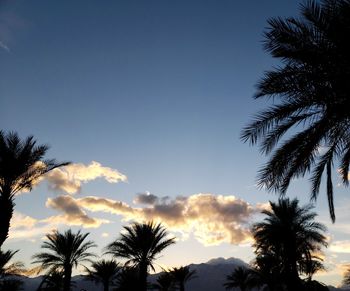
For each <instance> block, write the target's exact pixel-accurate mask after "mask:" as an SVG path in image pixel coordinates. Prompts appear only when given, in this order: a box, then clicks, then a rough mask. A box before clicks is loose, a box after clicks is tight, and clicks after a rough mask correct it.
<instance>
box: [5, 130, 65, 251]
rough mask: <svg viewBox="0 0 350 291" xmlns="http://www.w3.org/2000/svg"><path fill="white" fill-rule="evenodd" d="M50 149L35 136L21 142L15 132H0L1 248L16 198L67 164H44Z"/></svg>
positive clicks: (52, 161) (48, 162) (46, 161)
mask: <svg viewBox="0 0 350 291" xmlns="http://www.w3.org/2000/svg"><path fill="white" fill-rule="evenodd" d="M48 149H49V147H48V146H47V145H37V144H36V141H35V140H34V138H33V136H29V137H27V138H26V139H24V140H21V139H20V138H19V137H18V135H17V133H15V132H8V133H5V132H3V131H0V248H1V246H2V245H3V243H4V241H5V240H6V239H7V237H8V233H9V228H10V221H11V218H12V214H13V209H14V205H15V204H14V198H15V194H16V193H18V192H19V191H22V190H24V189H26V190H31V188H32V186H33V183H35V182H36V181H37V180H38V178H40V177H41V176H43V175H44V174H46V173H47V172H49V171H51V170H53V169H55V168H57V167H61V166H65V165H67V164H68V163H57V162H56V161H55V160H44V156H45V154H46V152H47V150H48Z"/></svg>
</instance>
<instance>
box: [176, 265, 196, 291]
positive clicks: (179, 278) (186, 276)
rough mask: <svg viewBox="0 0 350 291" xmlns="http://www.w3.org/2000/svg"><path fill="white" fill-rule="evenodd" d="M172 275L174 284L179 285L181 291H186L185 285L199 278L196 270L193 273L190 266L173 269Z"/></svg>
mask: <svg viewBox="0 0 350 291" xmlns="http://www.w3.org/2000/svg"><path fill="white" fill-rule="evenodd" d="M170 274H171V275H172V276H173V279H174V282H175V283H176V284H177V285H178V287H179V289H180V291H185V284H186V283H187V282H188V281H190V280H192V279H194V278H196V277H197V276H196V270H192V271H191V270H190V267H189V266H185V267H180V268H173V269H172V270H171V271H170Z"/></svg>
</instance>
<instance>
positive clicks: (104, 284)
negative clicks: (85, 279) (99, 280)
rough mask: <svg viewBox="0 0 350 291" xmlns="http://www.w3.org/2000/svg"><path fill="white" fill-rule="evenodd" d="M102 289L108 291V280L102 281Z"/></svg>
mask: <svg viewBox="0 0 350 291" xmlns="http://www.w3.org/2000/svg"><path fill="white" fill-rule="evenodd" d="M103 291H109V282H108V281H105V282H103Z"/></svg>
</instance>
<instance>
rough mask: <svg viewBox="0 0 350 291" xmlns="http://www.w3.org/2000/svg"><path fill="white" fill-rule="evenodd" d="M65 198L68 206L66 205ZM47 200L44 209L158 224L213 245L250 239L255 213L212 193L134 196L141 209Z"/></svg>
mask: <svg viewBox="0 0 350 291" xmlns="http://www.w3.org/2000/svg"><path fill="white" fill-rule="evenodd" d="M151 195H152V196H151ZM62 197H64V198H62ZM62 199H63V201H62ZM68 199H69V203H66V202H67V201H66V200H68ZM49 201H50V202H48V203H47V206H49V207H54V208H55V209H57V210H61V211H63V212H64V213H65V214H67V213H70V215H73V213H77V214H78V215H80V214H81V213H82V209H85V210H88V211H93V212H96V211H101V212H107V213H113V214H117V215H121V216H122V217H123V220H125V221H130V220H136V221H148V220H154V221H157V222H158V221H159V222H162V223H163V224H164V225H165V226H166V227H168V229H169V230H171V231H175V232H179V233H180V234H182V236H183V237H187V236H188V235H189V234H190V233H193V234H194V236H195V237H196V239H197V240H198V241H200V242H201V243H203V244H204V245H217V244H220V243H223V242H228V243H231V244H241V243H247V242H248V241H250V240H251V235H250V232H249V226H248V223H247V222H248V220H249V218H250V217H251V215H252V214H253V213H256V212H257V211H258V209H257V208H254V207H252V206H251V205H249V204H248V203H247V202H245V201H244V200H241V199H238V198H236V197H235V196H224V195H214V194H195V195H191V196H189V197H184V196H177V197H176V198H174V199H171V198H169V197H158V196H156V195H153V194H150V193H144V194H138V195H137V197H136V198H135V200H134V201H135V202H137V203H138V204H144V205H145V206H144V207H132V206H130V205H128V204H126V203H123V202H121V201H117V200H112V199H106V198H100V197H95V196H89V197H84V198H80V199H75V198H73V197H71V196H60V197H57V198H55V199H50V200H49ZM54 201H55V202H56V203H55V204H53V202H54ZM72 205H73V206H74V207H72Z"/></svg>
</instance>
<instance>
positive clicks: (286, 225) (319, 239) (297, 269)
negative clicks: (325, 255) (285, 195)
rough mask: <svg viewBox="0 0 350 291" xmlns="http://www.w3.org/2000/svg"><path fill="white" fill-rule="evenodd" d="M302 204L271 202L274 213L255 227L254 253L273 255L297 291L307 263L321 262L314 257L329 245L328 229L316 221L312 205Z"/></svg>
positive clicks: (287, 201)
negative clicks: (327, 239) (326, 235)
mask: <svg viewBox="0 0 350 291" xmlns="http://www.w3.org/2000/svg"><path fill="white" fill-rule="evenodd" d="M298 203H299V201H298V200H297V199H294V200H292V201H290V200H289V199H280V200H279V201H278V203H272V202H270V206H271V210H264V211H263V212H262V213H263V214H265V215H266V216H267V217H266V218H265V219H264V221H263V222H259V223H256V224H254V225H253V227H252V234H253V237H254V239H255V244H254V247H255V253H256V254H257V255H258V257H259V256H260V257H263V256H271V257H273V258H274V259H275V260H276V265H277V266H278V268H279V270H280V274H281V276H282V278H283V280H284V281H285V283H286V285H287V286H288V288H291V289H290V290H297V288H298V287H299V286H300V284H301V281H300V278H299V273H301V274H302V273H307V272H306V271H305V264H306V263H305V262H307V261H312V260H314V261H318V264H319V265H321V262H320V260H319V259H318V258H317V257H315V256H314V255H313V254H314V253H318V252H320V251H321V248H322V247H323V246H327V243H326V237H325V236H324V234H323V233H324V232H325V231H326V227H325V226H324V225H323V224H321V223H318V222H315V221H314V218H315V217H316V213H314V212H311V209H312V208H313V207H312V206H311V205H306V206H303V207H299V205H298Z"/></svg>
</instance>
